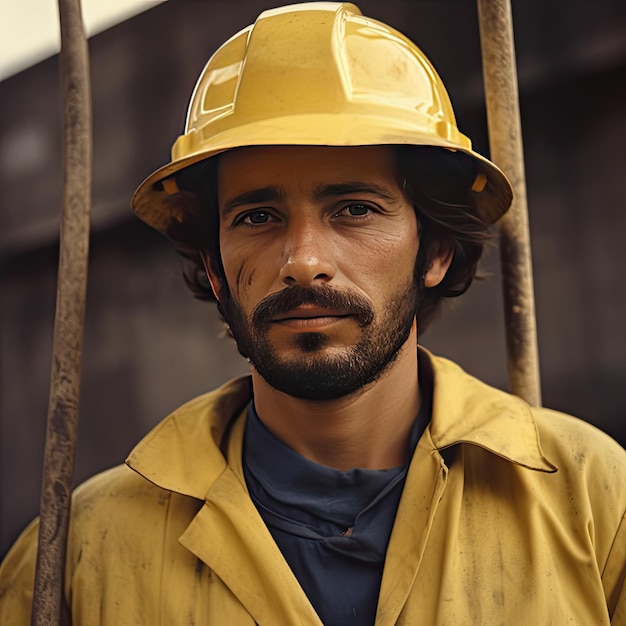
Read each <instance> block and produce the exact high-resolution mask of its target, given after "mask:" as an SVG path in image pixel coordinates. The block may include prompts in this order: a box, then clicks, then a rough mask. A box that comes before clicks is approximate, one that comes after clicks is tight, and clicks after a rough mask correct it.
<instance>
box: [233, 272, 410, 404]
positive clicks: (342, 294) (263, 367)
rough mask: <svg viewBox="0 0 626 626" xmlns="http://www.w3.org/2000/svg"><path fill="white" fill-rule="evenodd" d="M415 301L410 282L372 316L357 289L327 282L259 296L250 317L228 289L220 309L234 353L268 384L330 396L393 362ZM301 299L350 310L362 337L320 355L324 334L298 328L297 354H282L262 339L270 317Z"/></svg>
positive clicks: (307, 395)
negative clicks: (298, 352) (298, 354)
mask: <svg viewBox="0 0 626 626" xmlns="http://www.w3.org/2000/svg"><path fill="white" fill-rule="evenodd" d="M418 300H419V292H418V288H417V287H416V285H415V283H414V282H413V281H410V282H409V284H407V285H406V286H405V288H404V289H402V290H400V291H398V293H396V295H395V296H393V297H392V298H391V299H390V301H389V302H388V303H387V305H386V307H385V309H384V311H383V313H382V314H381V315H380V317H379V318H378V319H377V318H376V316H375V311H374V309H373V307H372V305H371V303H370V302H369V300H367V299H366V298H364V297H363V296H361V295H360V294H357V293H354V292H351V291H345V290H342V291H338V290H336V289H333V288H331V287H329V286H327V285H321V286H316V287H298V286H296V287H288V288H286V289H284V290H282V291H280V292H278V293H275V294H272V295H271V296H268V297H267V298H265V299H264V300H262V301H261V302H260V303H259V304H258V305H257V306H256V308H255V309H254V311H253V312H252V318H251V321H248V319H247V318H246V317H245V315H244V313H243V311H242V310H241V308H240V306H239V305H238V303H237V302H235V301H234V299H233V298H232V296H231V294H230V292H229V291H228V290H227V292H226V293H225V294H224V299H223V302H222V307H221V309H222V315H223V316H224V319H225V321H226V322H227V323H228V324H229V326H230V329H231V333H232V335H233V337H234V338H235V340H236V342H237V347H238V349H239V352H240V353H241V354H242V355H243V356H244V357H246V358H247V359H249V360H250V362H251V363H252V365H254V367H255V369H256V370H257V371H258V372H259V374H260V375H261V376H262V377H263V378H264V379H265V381H266V382H267V383H268V384H269V385H271V386H272V387H274V388H275V389H277V390H279V391H282V392H283V393H286V394H288V395H290V396H293V397H295V398H301V399H305V400H334V399H336V398H341V397H343V396H347V395H350V394H352V393H355V392H356V391H358V390H359V389H361V388H363V387H365V386H366V385H369V384H371V383H373V382H374V381H375V380H377V379H378V378H379V377H380V376H381V375H382V374H383V372H384V371H385V370H386V369H387V368H388V367H389V366H390V365H391V363H393V362H394V360H395V359H396V358H397V356H398V354H399V352H400V349H401V348H402V346H403V345H404V344H405V343H406V341H407V339H408V337H409V334H410V332H411V327H412V325H413V321H414V318H415V311H416V309H417V303H418ZM303 304H311V305H314V306H318V307H320V308H327V309H335V310H336V309H339V310H342V311H346V312H348V313H350V315H352V316H353V318H354V319H355V320H356V321H357V322H358V324H359V326H360V328H361V334H362V336H361V338H360V339H359V341H358V342H357V343H356V344H355V345H353V346H346V347H345V348H344V349H343V351H342V352H341V353H339V354H337V353H336V352H335V353H334V354H327V355H323V354H320V352H321V351H322V350H323V349H324V347H325V346H326V343H327V339H328V338H327V335H326V334H325V333H322V332H305V331H303V332H301V333H298V334H297V335H296V337H295V342H296V345H297V346H298V347H299V348H300V350H301V351H302V355H301V356H300V357H299V358H291V359H284V358H281V357H280V356H279V355H278V354H277V353H276V351H275V350H274V348H273V347H272V345H271V344H270V342H269V341H268V339H267V330H268V326H269V324H270V323H271V322H270V319H271V318H272V317H273V316H275V315H279V314H281V313H286V312H288V311H290V310H292V309H293V308H295V307H297V306H300V305H303Z"/></svg>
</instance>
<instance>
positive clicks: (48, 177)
mask: <svg viewBox="0 0 626 626" xmlns="http://www.w3.org/2000/svg"><path fill="white" fill-rule="evenodd" d="M18 2H20V0H9V1H8V2H5V3H3V8H2V9H1V11H2V12H3V13H5V12H6V13H5V15H4V18H2V19H0V23H2V29H3V32H4V34H7V33H8V32H9V31H12V30H13V29H15V30H18V29H19V30H20V32H23V31H24V24H23V23H19V24H18V23H17V22H18V21H19V20H20V19H25V18H22V17H20V16H18V14H17V12H11V11H10V8H11V6H12V5H13V4H15V3H18ZM22 4H28V3H22ZM131 4H132V3H131ZM278 4H280V1H278V2H268V1H267V0H224V1H219V0H195V1H193V0H168V1H166V2H163V3H158V2H153V3H150V2H148V3H146V2H144V3H143V6H142V8H143V9H145V8H146V7H147V8H148V10H146V11H144V12H142V13H139V14H137V15H134V16H133V17H131V18H130V19H127V20H126V21H124V22H122V23H119V24H117V25H114V26H111V27H109V28H105V30H101V32H98V33H97V34H94V35H93V36H92V37H91V38H90V43H89V45H90V54H91V69H92V92H93V120H94V188H93V219H92V223H93V230H92V236H91V252H90V273H89V286H88V302H87V318H86V328H85V345H84V361H83V375H82V396H81V406H80V410H81V412H80V425H79V447H78V454H77V467H76V482H77V483H78V482H81V481H82V480H84V479H85V478H86V477H88V476H89V475H91V474H93V473H95V472H97V471H100V470H102V469H105V468H107V467H110V466H112V465H115V464H118V463H121V462H123V460H124V458H125V457H126V455H127V454H128V452H129V451H130V450H131V449H132V447H133V445H134V444H135V443H136V442H137V441H138V440H139V439H140V438H141V437H142V435H143V434H145V433H146V432H147V431H148V430H149V429H150V428H152V426H154V425H155V424H156V423H157V422H158V421H159V420H161V419H162V418H163V417H164V416H166V415H167V414H168V413H169V412H170V411H172V410H173V409H174V408H176V407H177V406H178V405H180V404H181V403H183V402H184V401H186V400H188V399H190V398H191V397H193V396H194V395H197V394H200V393H203V392H205V391H208V390H210V389H211V388H213V387H215V386H217V385H219V384H220V383H222V382H225V381H226V380H227V379H229V378H230V377H232V376H235V375H238V374H241V373H245V371H246V365H245V363H244V362H243V360H242V359H241V358H240V357H239V356H238V354H237V352H236V350H235V348H234V345H233V343H232V342H231V341H230V340H229V339H227V338H225V337H224V336H223V331H222V326H221V323H220V321H219V319H218V317H217V314H216V311H215V308H214V307H213V306H212V305H209V304H203V303H200V302H197V301H195V300H194V299H193V298H192V296H191V295H190V294H189V293H188V291H187V289H186V287H185V285H184V283H183V280H182V277H181V266H180V263H179V261H178V258H177V257H176V255H175V253H174V252H173V251H172V250H171V249H170V246H169V244H168V242H167V241H166V240H165V239H164V238H163V237H161V236H160V235H158V234H157V233H154V232H152V231H151V230H150V229H149V228H148V227H147V226H145V225H144V224H142V223H141V222H139V221H138V220H137V219H136V218H134V216H133V215H132V213H131V210H130V207H129V201H130V197H131V195H132V192H133V190H134V188H135V186H136V185H137V184H138V183H139V182H140V181H141V180H142V179H143V177H145V176H146V175H147V174H149V173H150V172H151V171H152V170H153V169H155V168H156V167H158V166H160V165H162V164H164V163H165V162H166V161H167V160H168V155H169V149H170V146H171V144H172V143H173V141H174V139H175V138H176V137H177V136H178V135H179V134H180V133H181V132H182V128H183V124H184V119H185V113H186V107H187V103H188V100H189V97H190V94H191V91H192V89H193V87H194V84H195V81H196V78H197V77H198V75H199V73H200V71H201V70H202V68H203V66H204V65H205V63H206V61H207V60H208V58H209V56H210V55H211V54H212V53H213V52H214V51H215V49H216V48H217V47H218V46H219V45H220V44H221V43H222V42H223V41H224V40H225V39H227V38H228V37H230V35H232V34H234V33H235V32H236V31H237V30H239V29H240V28H243V27H244V26H246V25H248V24H249V23H251V22H252V21H253V20H254V19H255V17H256V16H257V14H258V13H259V12H260V11H262V10H264V9H267V8H271V7H274V6H277V5H278ZM358 4H359V5H360V7H361V9H362V11H363V12H364V13H365V14H366V15H369V16H370V17H374V18H378V19H381V20H383V21H385V22H387V23H389V24H391V25H393V26H395V27H396V28H397V29H399V30H401V31H403V32H404V33H405V34H407V35H408V36H409V37H410V38H411V39H413V40H414V41H416V42H417V43H418V44H419V45H420V47H422V49H423V50H424V51H425V52H426V54H427V55H428V56H429V57H430V58H431V60H432V61H433V62H434V64H435V66H436V68H437V69H438V71H439V73H440V74H441V76H442V77H443V79H444V82H445V83H446V85H447V87H448V90H449V92H450V94H451V97H452V101H453V104H454V106H455V110H456V113H457V118H458V122H459V126H460V128H461V130H462V131H463V132H464V133H465V134H466V135H469V136H470V137H471V138H472V139H473V141H474V146H475V148H476V149H477V150H478V151H479V152H481V153H483V154H485V155H488V152H489V151H488V139H487V133H486V119H485V112H484V96H483V85H482V75H481V64H480V42H479V32H478V23H477V14H476V4H475V2H474V1H473V0H361V2H359V3H358ZM512 5H513V16H514V27H515V39H516V49H517V61H518V72H519V81H520V105H521V113H522V126H523V133H524V145H525V160H526V174H527V186H528V200H529V208H530V228H531V236H532V246H533V263H534V271H535V293H536V308H537V325H538V333H539V354H540V360H541V363H540V365H541V376H542V385H543V400H544V404H545V405H546V406H550V407H552V408H556V409H559V410H562V411H566V412H568V413H572V414H574V415H577V416H579V417H580V418H582V419H584V420H587V421H589V422H591V423H593V424H595V425H597V426H598V427H600V428H602V429H603V430H605V431H606V432H608V433H609V434H611V435H612V436H613V437H615V438H616V439H617V440H618V441H620V442H621V443H622V444H624V443H626V422H625V421H624V416H625V415H626V351H625V347H626V345H625V341H624V340H625V332H624V321H625V314H626V297H625V295H624V287H625V283H626V281H625V273H626V263H625V260H626V254H625V252H624V249H625V247H626V241H625V240H624V239H625V236H626V200H625V191H624V183H625V182H626V181H625V179H626V157H625V156H624V152H623V146H624V144H626V3H625V2H624V1H623V0H574V1H572V0H551V1H550V2H544V1H543V0H513V2H512ZM47 10H50V8H49V7H48V9H47ZM36 18H37V13H36V12H32V11H31V13H30V17H28V20H29V24H30V20H32V22H33V23H34V22H35V20H36ZM53 18H54V15H53ZM11 19H14V20H16V21H15V22H14V23H13V24H12V23H11ZM108 25H109V24H107V26H108ZM56 28H57V29H58V26H57V27H56ZM101 28H102V27H101ZM26 33H27V34H26V35H24V36H23V37H31V38H32V37H37V34H36V31H35V30H34V29H33V30H32V32H31V30H30V29H29V28H27V29H26ZM0 39H6V38H5V37H4V36H3V37H0ZM0 56H3V54H2V53H0ZM43 56H46V57H47V58H44V59H43V60H40V61H39V62H37V63H36V64H35V65H32V66H28V67H26V66H24V67H23V66H20V65H13V66H11V67H9V69H8V70H6V69H5V70H4V71H3V73H2V80H0V216H1V222H0V224H1V225H0V270H1V275H2V279H1V282H0V306H1V312H2V315H1V320H0V333H1V334H0V340H1V349H0V557H2V556H3V555H4V554H5V552H6V550H7V549H8V547H9V545H10V544H11V543H12V541H13V540H14V539H15V537H16V536H17V534H18V532H19V531H20V530H21V529H22V528H23V526H24V525H25V524H26V523H27V522H28V521H29V520H30V519H31V518H32V517H33V516H34V515H36V514H37V510H38V506H39V492H40V480H41V465H42V461H41V459H42V456H43V442H44V433H45V421H46V414H47V403H48V391H49V375H50V374H49V369H50V361H51V349H52V329H53V318H54V306H55V289H56V272H57V255H58V223H59V217H58V216H59V213H60V208H61V190H62V148H61V145H62V128H61V94H60V89H59V67H58V58H57V56H56V54H54V49H52V50H51V51H48V52H47V53H45V54H44V55H43ZM268 88H271V86H268ZM482 272H483V274H485V275H486V276H487V278H486V279H485V280H483V281H480V282H477V283H475V284H474V286H473V287H472V288H471V290H470V292H469V293H468V294H467V295H466V296H464V297H463V298H460V299H459V300H458V301H455V302H450V303H449V304H448V306H446V307H445V310H444V313H443V316H442V318H441V320H440V321H439V322H438V323H436V324H435V325H434V327H433V328H432V330H430V331H428V333H426V335H425V336H424V338H423V343H424V345H426V346H427V347H428V348H430V349H431V350H433V351H434V352H436V353H438V354H442V355H444V356H448V357H451V358H453V359H455V360H456V361H458V362H459V363H460V364H461V365H462V366H463V367H464V368H465V369H467V370H468V371H470V372H471V373H473V374H475V375H478V376H479V377H481V378H483V379H484V380H486V381H487V382H489V383H491V384H493V385H496V386H498V387H501V388H504V389H506V388H507V374H506V355H505V348H504V326H503V314H502V301H501V295H500V285H499V270H498V255H497V250H496V249H492V250H490V251H488V253H487V254H486V255H485V258H484V261H483V263H482ZM165 462H167V461H166V459H164V463H165Z"/></svg>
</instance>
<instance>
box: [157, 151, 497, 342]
mask: <svg viewBox="0 0 626 626" xmlns="http://www.w3.org/2000/svg"><path fill="white" fill-rule="evenodd" d="M394 149H395V151H396V158H397V163H398V171H399V176H400V180H402V181H404V185H405V192H406V193H407V195H408V196H409V198H410V199H411V201H412V202H413V206H414V208H415V212H416V214H417V218H418V224H419V233H420V246H419V250H418V255H417V261H416V265H415V280H416V281H417V283H418V289H419V291H420V292H421V294H422V297H421V298H420V301H419V303H418V306H417V310H416V317H417V327H418V331H419V332H420V333H422V332H423V331H424V330H426V328H427V327H428V325H429V324H430V322H431V321H432V320H433V318H434V317H435V315H436V313H437V312H438V309H439V306H440V304H441V299H442V298H450V297H456V296H460V295H461V294H463V293H465V292H466V291H467V289H468V288H469V286H470V285H471V283H472V281H473V280H474V278H475V277H476V268H477V265H478V261H479V259H480V256H481V254H482V251H483V247H484V245H485V243H487V241H489V239H490V231H489V229H488V225H487V224H485V223H484V222H483V221H482V220H481V219H480V218H479V217H478V216H477V214H476V207H475V202H474V197H475V192H473V191H472V189H471V187H472V184H473V182H474V180H475V179H476V174H477V172H476V165H475V163H474V160H473V158H472V157H470V156H468V155H466V154H464V153H462V152H458V151H456V152H454V151H450V150H446V149H443V148H436V147H430V146H395V147H394ZM218 158H219V157H213V158H210V159H207V160H205V161H202V162H200V163H197V164H195V165H192V166H190V167H187V168H186V169H184V170H182V171H181V172H179V173H178V174H177V175H176V182H177V184H178V187H179V189H181V190H183V191H191V192H194V193H197V194H198V199H199V201H198V202H197V203H195V204H194V205H193V206H192V208H187V209H186V210H185V211H184V214H183V216H182V219H172V220H171V221H170V223H169V225H168V228H167V232H166V234H167V236H168V238H169V239H170V240H171V242H172V243H173V245H174V247H175V249H176V251H177V252H178V253H179V254H180V255H181V256H182V258H183V259H184V267H183V276H184V279H185V282H186V283H187V285H188V287H189V288H190V289H191V291H192V293H193V295H194V296H195V297H196V298H198V299H200V300H209V301H215V296H214V295H213V290H212V289H211V285H210V284H209V281H208V279H207V276H206V272H205V268H204V264H203V261H202V256H201V253H206V254H207V255H208V256H209V258H210V261H211V264H212V267H214V268H215V269H216V271H217V272H218V274H219V275H220V277H221V279H222V282H223V284H224V285H225V287H226V288H227V284H226V280H225V274H224V269H223V266H222V261H221V258H220V255H219V211H218V201H217V160H218ZM446 254H451V255H452V262H451V264H450V267H449V269H448V271H447V272H446V275H445V277H444V278H443V280H442V281H441V282H440V283H439V284H438V285H436V286H435V287H430V288H424V285H423V282H424V275H425V273H426V272H427V270H428V268H429V266H430V264H431V263H432V261H433V259H435V258H436V257H438V256H440V255H446ZM218 307H219V304H218ZM220 313H221V307H220Z"/></svg>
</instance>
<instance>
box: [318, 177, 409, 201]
mask: <svg viewBox="0 0 626 626" xmlns="http://www.w3.org/2000/svg"><path fill="white" fill-rule="evenodd" d="M353 193H357V194H358V193H367V194H372V195H374V196H378V197H379V198H381V199H382V200H386V201H387V202H390V203H395V202H398V199H399V198H398V197H397V196H394V195H393V194H392V192H391V191H390V190H389V189H387V188H386V187H383V186H382V185H377V184H376V183H366V182H362V181H349V182H345V183H331V184H325V185H318V186H317V187H316V188H315V191H314V196H315V198H316V199H317V200H323V199H325V198H332V197H335V196H345V195H350V194H353Z"/></svg>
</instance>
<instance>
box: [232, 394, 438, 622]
mask: <svg viewBox="0 0 626 626" xmlns="http://www.w3.org/2000/svg"><path fill="white" fill-rule="evenodd" d="M429 419H430V403H429V402H427V401H426V400H425V399H423V401H422V408H421V410H420V414H419V416H418V418H417V419H416V421H415V424H414V427H413V430H412V433H411V440H410V450H409V452H410V455H409V456H411V455H412V452H413V450H414V449H415V446H416V445H417V441H418V440H419V438H420V436H421V434H422V432H423V430H424V428H425V427H426V424H427V423H428V420H429ZM243 468H244V474H245V478H246V483H247V485H248V489H249V491H250V495H251V497H252V500H253V502H254V504H255V505H256V507H257V509H258V510H259V513H260V514H261V517H262V518H263V520H264V521H265V523H266V525H267V527H268V529H269V531H270V533H271V534H272V536H273V537H274V540H275V541H276V543H277V545H278V547H279V548H280V550H281V552H282V553H283V555H284V557H285V559H286V561H287V563H288V564H289V566H290V567H291V569H292V571H293V572H294V574H295V576H296V578H297V579H298V581H299V583H300V585H301V587H302V588H303V590H304V592H305V593H306V595H307V597H308V598H309V600H310V602H311V604H312V605H313V607H314V608H315V610H316V611H317V614H318V615H319V616H320V619H321V620H322V622H323V623H324V624H325V626H344V625H348V624H352V625H355V626H356V625H358V626H364V625H369V624H373V623H374V621H375V617H376V605H377V603H378V593H379V590H380V583H381V579H382V573H383V566H384V561H385V553H386V551H387V544H388V542H389V537H390V535H391V529H392V527H393V521H394V518H395V514H396V510H397V508H398V502H399V500H400V495H401V493H402V488H403V486H404V480H405V477H406V472H407V467H406V466H404V467H395V468H392V469H386V470H368V469H352V470H349V471H347V472H342V471H339V470H336V469H333V468H330V467H325V466H323V465H318V464H317V463H313V462H312V461H309V460H308V459H305V458H304V457H302V456H300V455H299V454H298V453H296V452H295V451H294V450H292V449H291V448H289V447H288V446H286V445H285V444H283V443H282V442H281V441H280V440H279V439H277V438H276V437H275V436H274V435H273V434H272V433H271V432H270V431H269V430H268V429H267V428H266V427H265V426H264V425H263V423H262V422H261V421H260V419H259V417H258V416H257V414H256V411H255V409H254V406H253V405H252V404H251V405H250V409H249V414H248V420H247V423H246V430H245V436H244V453H243Z"/></svg>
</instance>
